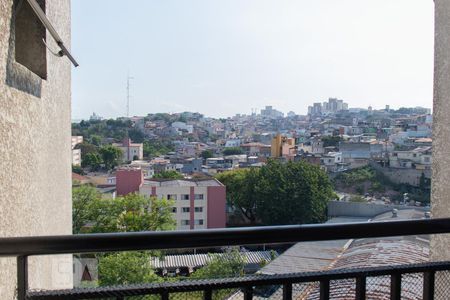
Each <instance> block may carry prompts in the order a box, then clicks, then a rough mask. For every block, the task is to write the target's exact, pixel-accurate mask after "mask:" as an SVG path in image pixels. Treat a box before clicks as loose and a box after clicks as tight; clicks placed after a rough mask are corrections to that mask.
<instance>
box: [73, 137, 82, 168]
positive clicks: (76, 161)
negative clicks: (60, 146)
mask: <svg viewBox="0 0 450 300" xmlns="http://www.w3.org/2000/svg"><path fill="white" fill-rule="evenodd" d="M82 142H83V137H82V136H80V135H79V136H72V165H73V166H81V149H75V146H76V145H78V144H81V143H82Z"/></svg>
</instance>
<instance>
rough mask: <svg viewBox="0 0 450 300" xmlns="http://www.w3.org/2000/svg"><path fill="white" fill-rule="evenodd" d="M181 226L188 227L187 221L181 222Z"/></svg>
mask: <svg viewBox="0 0 450 300" xmlns="http://www.w3.org/2000/svg"><path fill="white" fill-rule="evenodd" d="M181 225H183V226H187V225H189V220H181Z"/></svg>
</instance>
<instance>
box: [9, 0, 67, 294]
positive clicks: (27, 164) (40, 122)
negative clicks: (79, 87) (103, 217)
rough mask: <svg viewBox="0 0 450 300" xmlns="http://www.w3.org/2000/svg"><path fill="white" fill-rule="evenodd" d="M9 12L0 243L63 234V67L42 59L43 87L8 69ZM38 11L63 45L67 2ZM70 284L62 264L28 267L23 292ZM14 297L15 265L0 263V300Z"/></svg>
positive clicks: (35, 261) (59, 61) (36, 261)
mask: <svg viewBox="0 0 450 300" xmlns="http://www.w3.org/2000/svg"><path fill="white" fill-rule="evenodd" d="M13 4H14V3H13V0H0V237H7V236H8V237H9V236H36V235H56V234H71V227H72V226H71V219H72V217H71V211H72V207H71V202H72V201H71V128H70V119H71V114H70V98H71V90H70V73H71V66H70V62H69V60H68V59H67V58H65V57H63V58H59V57H55V56H53V55H52V54H51V53H49V51H46V52H45V58H46V59H45V60H46V70H45V71H46V76H44V78H45V79H42V77H43V76H38V75H36V74H35V73H33V72H31V71H30V70H29V69H27V68H26V67H25V66H23V65H21V64H19V63H17V62H16V60H15V59H16V56H15V46H16V44H15V33H14V31H15V26H14V24H15V21H14V17H13V16H14V12H13V10H14V8H13ZM25 4H26V1H24V5H25ZM26 5H28V4H26ZM45 7H46V14H47V16H48V18H49V19H50V20H51V22H52V23H53V25H54V26H55V28H56V30H57V31H58V33H59V34H60V35H61V37H62V39H63V40H64V41H65V42H66V43H70V0H46V1H45ZM25 41H26V39H25ZM46 41H47V43H48V44H49V45H50V47H52V48H53V49H58V47H57V46H56V44H55V43H54V41H53V40H52V38H51V36H50V35H49V34H48V33H47V34H46ZM31 46H32V45H31ZM67 46H70V45H67ZM69 48H70V47H69ZM44 51H45V50H44ZM31 55H32V53H31ZM71 284H72V263H71V258H70V256H63V257H47V258H32V259H31V260H30V287H31V288H61V287H70V286H71ZM15 293H16V263H15V259H13V258H1V259H0V299H14V295H15Z"/></svg>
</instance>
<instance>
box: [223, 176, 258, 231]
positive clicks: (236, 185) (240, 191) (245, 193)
mask: <svg viewBox="0 0 450 300" xmlns="http://www.w3.org/2000/svg"><path fill="white" fill-rule="evenodd" d="M258 176H259V169H255V168H251V169H236V170H232V171H227V172H223V173H219V174H217V176H216V178H217V180H219V181H220V182H222V183H223V184H224V185H225V186H226V188H227V194H226V197H227V202H228V205H230V206H231V207H234V208H237V209H239V211H240V212H241V213H242V214H243V215H244V216H245V217H246V218H247V220H248V221H250V223H251V224H255V223H256V221H257V218H256V201H257V195H256V186H257V182H258Z"/></svg>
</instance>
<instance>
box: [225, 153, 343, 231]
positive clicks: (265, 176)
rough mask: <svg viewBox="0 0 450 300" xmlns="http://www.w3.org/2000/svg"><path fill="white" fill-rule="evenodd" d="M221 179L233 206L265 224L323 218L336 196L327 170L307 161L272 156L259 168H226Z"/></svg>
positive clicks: (316, 220) (290, 222) (315, 221)
mask: <svg viewBox="0 0 450 300" xmlns="http://www.w3.org/2000/svg"><path fill="white" fill-rule="evenodd" d="M217 179H218V180H219V181H221V182H222V183H224V184H225V186H226V187H227V200H228V203H229V204H230V205H231V206H233V207H236V208H238V209H239V210H240V211H241V212H242V213H243V214H244V215H245V216H246V217H247V218H248V219H249V220H250V222H252V223H254V222H261V223H262V224H264V225H278V224H301V223H317V222H322V221H324V220H326V207H327V203H328V201H329V200H332V199H334V198H336V194H335V193H334V191H333V187H332V185H331V182H330V180H329V179H328V176H327V174H326V173H325V172H324V171H322V170H320V168H318V167H316V166H314V165H311V164H308V163H305V162H288V163H281V162H280V161H278V160H269V162H268V164H267V165H266V166H263V167H262V168H261V169H259V170H258V169H244V170H242V169H240V170H234V171H230V172H224V173H221V174H218V175H217Z"/></svg>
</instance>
